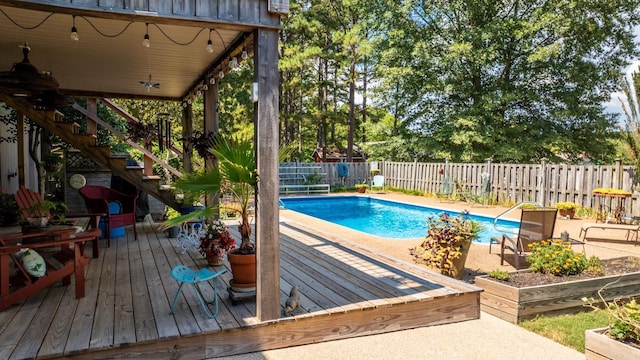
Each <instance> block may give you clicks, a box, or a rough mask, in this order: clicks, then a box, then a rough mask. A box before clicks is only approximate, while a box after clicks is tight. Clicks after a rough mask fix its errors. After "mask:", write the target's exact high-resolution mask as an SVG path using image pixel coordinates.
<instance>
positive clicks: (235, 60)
mask: <svg viewBox="0 0 640 360" xmlns="http://www.w3.org/2000/svg"><path fill="white" fill-rule="evenodd" d="M229 67H230V68H231V69H235V68H236V67H238V58H236V57H235V56H234V57H232V58H231V59H229Z"/></svg>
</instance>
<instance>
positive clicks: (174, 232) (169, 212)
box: [164, 207, 180, 238]
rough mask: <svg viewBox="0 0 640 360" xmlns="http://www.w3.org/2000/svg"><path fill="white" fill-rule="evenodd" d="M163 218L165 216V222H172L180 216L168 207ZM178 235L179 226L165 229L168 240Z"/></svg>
mask: <svg viewBox="0 0 640 360" xmlns="http://www.w3.org/2000/svg"><path fill="white" fill-rule="evenodd" d="M164 216H165V220H173V219H175V218H177V217H178V216H180V213H179V212H178V211H177V210H176V209H174V208H172V207H169V208H168V209H167V212H166V214H165V215H164ZM179 233H180V225H174V226H172V227H170V228H168V229H167V236H168V237H170V238H177V237H178V234H179Z"/></svg>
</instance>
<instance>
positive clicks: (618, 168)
mask: <svg viewBox="0 0 640 360" xmlns="http://www.w3.org/2000/svg"><path fill="white" fill-rule="evenodd" d="M615 162H616V177H615V178H614V179H616V181H617V184H614V185H613V187H614V188H616V189H622V188H623V186H622V185H623V184H622V160H620V159H615Z"/></svg>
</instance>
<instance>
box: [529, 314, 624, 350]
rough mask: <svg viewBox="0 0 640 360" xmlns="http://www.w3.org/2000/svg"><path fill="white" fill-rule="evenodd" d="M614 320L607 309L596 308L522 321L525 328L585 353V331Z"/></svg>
mask: <svg viewBox="0 0 640 360" xmlns="http://www.w3.org/2000/svg"><path fill="white" fill-rule="evenodd" d="M612 322H613V318H612V317H611V316H610V315H609V313H607V312H606V311H600V310H594V311H589V312H582V313H578V314H571V315H558V316H551V317H547V316H539V317H537V318H535V319H533V320H528V321H524V322H521V323H520V324H519V325H520V326H522V327H523V328H525V329H527V330H529V331H533V332H534V333H536V334H539V335H542V336H544V337H547V338H549V339H551V340H553V341H555V342H557V343H560V344H562V345H565V346H568V347H571V348H573V349H576V350H577V351H579V352H582V353H584V332H585V331H586V330H589V329H596V328H601V327H605V326H607V325H609V324H611V323H612Z"/></svg>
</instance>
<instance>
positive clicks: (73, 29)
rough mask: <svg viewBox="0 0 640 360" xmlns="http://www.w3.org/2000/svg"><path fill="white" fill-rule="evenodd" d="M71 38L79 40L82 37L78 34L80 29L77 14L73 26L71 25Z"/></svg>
mask: <svg viewBox="0 0 640 360" xmlns="http://www.w3.org/2000/svg"><path fill="white" fill-rule="evenodd" d="M71 40H73V41H78V40H80V37H79V36H78V29H77V28H76V16H75V15H73V26H72V27H71Z"/></svg>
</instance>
